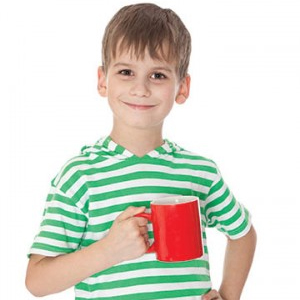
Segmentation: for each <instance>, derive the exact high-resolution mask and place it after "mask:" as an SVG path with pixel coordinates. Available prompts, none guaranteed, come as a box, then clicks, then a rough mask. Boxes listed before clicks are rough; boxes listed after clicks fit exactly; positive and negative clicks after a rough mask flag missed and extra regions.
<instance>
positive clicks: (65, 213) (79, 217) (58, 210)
mask: <svg viewBox="0 0 300 300" xmlns="http://www.w3.org/2000/svg"><path fill="white" fill-rule="evenodd" d="M47 213H49V214H57V215H62V216H65V217H68V218H70V219H74V220H79V221H84V222H86V221H87V218H86V217H85V216H84V215H80V214H77V213H74V212H70V211H66V210H64V209H62V208H60V207H48V208H47Z"/></svg>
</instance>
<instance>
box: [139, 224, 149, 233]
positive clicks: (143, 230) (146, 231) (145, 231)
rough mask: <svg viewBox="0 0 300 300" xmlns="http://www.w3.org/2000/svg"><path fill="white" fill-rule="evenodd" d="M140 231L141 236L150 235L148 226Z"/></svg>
mask: <svg viewBox="0 0 300 300" xmlns="http://www.w3.org/2000/svg"><path fill="white" fill-rule="evenodd" d="M139 229H140V234H141V235H145V234H148V228H147V227H146V226H143V227H140V228H139Z"/></svg>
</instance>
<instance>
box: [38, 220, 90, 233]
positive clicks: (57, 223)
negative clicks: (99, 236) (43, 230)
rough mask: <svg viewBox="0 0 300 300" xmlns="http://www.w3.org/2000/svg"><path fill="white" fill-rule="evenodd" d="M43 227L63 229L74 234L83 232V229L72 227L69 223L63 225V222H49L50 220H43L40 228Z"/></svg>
mask: <svg viewBox="0 0 300 300" xmlns="http://www.w3.org/2000/svg"><path fill="white" fill-rule="evenodd" d="M45 225H49V226H55V227H60V228H65V229H67V230H70V231H74V232H84V231H85V227H80V226H75V225H72V224H69V223H65V222H62V221H57V220H51V219H45V220H43V222H42V226H45Z"/></svg>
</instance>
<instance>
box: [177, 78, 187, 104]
mask: <svg viewBox="0 0 300 300" xmlns="http://www.w3.org/2000/svg"><path fill="white" fill-rule="evenodd" d="M190 84H191V76H190V75H188V74H187V75H186V76H185V77H184V78H183V79H182V80H181V82H180V85H179V89H178V92H177V96H176V99H175V101H176V103H177V104H183V103H184V102H185V101H186V100H187V98H188V97H189V94H190Z"/></svg>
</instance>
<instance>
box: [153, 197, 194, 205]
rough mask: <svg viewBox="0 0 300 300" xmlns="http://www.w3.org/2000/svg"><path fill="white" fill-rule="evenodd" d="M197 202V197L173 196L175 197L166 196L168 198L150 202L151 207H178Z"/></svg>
mask: <svg viewBox="0 0 300 300" xmlns="http://www.w3.org/2000/svg"><path fill="white" fill-rule="evenodd" d="M198 200H199V198H198V197H197V196H183V195H179V196H177V195H175V196H168V197H163V198H158V199H155V200H153V201H152V202H151V205H179V204H185V203H190V202H194V201H198Z"/></svg>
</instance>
